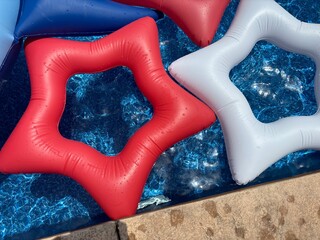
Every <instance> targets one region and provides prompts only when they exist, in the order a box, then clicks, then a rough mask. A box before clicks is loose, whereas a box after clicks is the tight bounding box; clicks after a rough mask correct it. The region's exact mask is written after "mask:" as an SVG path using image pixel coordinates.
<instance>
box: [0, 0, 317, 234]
mask: <svg viewBox="0 0 320 240" xmlns="http://www.w3.org/2000/svg"><path fill="white" fill-rule="evenodd" d="M277 2H279V3H280V4H281V5H282V6H283V7H285V8H286V9H287V10H288V11H289V12H290V13H291V14H293V15H294V16H296V17H297V18H299V19H300V20H304V21H309V22H320V21H319V17H320V16H319V15H320V12H319V11H317V10H316V9H320V8H319V7H320V3H317V2H313V1H311V0H308V1H302V0H292V1H290V2H288V1H285V0H281V1H277ZM237 3H238V1H232V3H231V4H230V6H229V7H228V9H227V12H226V13H225V16H224V18H223V20H222V24H221V26H220V28H219V32H218V34H217V36H216V39H218V38H221V37H222V36H223V34H224V33H225V32H226V30H227V28H228V26H229V24H230V22H231V20H232V17H233V15H234V12H235V9H236V6H237ZM158 27H159V31H160V44H161V51H162V57H163V63H164V65H165V67H166V68H167V67H168V65H169V64H170V63H171V62H172V61H174V60H176V59H178V58H180V57H181V56H184V55H185V54H187V53H189V52H192V51H195V50H197V49H198V48H197V47H195V46H194V45H193V44H192V43H191V42H190V40H189V39H188V38H187V37H186V36H185V35H184V34H183V33H182V32H181V31H180V30H179V29H178V28H177V27H176V26H175V25H174V24H173V23H172V21H171V20H170V19H168V18H165V19H163V20H161V21H159V22H158ZM89 39H90V38H81V40H89ZM13 72H14V73H12V75H11V76H10V77H9V78H8V79H3V80H1V82H0V91H1V94H0V99H1V103H2V105H1V106H0V108H1V111H2V113H3V116H4V118H3V120H2V125H1V129H0V136H1V139H0V146H2V145H3V143H4V141H5V139H6V138H7V137H8V136H9V134H10V132H11V131H12V129H13V128H14V126H15V124H16V123H17V121H18V120H19V118H20V116H21V115H22V113H23V111H24V109H25V108H26V105H27V103H28V100H29V96H30V91H29V81H28V75H27V69H26V66H25V60H24V56H23V53H22V54H21V55H20V57H19V59H18V62H17V63H16V65H15V69H14V71H13ZM314 74H315V67H314V64H313V62H312V61H311V60H310V59H309V58H306V57H303V56H301V55H297V54H290V53H287V52H285V51H282V50H280V49H278V48H277V47H275V46H273V45H271V44H267V43H265V42H260V43H258V44H257V45H256V47H255V48H254V50H253V51H252V53H251V54H250V56H249V57H248V58H247V59H246V60H245V61H244V62H242V63H241V64H240V65H239V66H237V67H236V68H235V69H234V70H233V71H232V72H231V74H230V76H231V79H232V80H233V81H234V83H235V84H236V85H237V86H238V87H239V88H240V89H241V90H242V91H243V92H244V93H245V95H246V97H247V98H248V100H249V102H250V105H251V106H252V108H253V109H254V113H255V115H256V116H257V118H258V119H259V120H261V121H263V122H270V121H274V120H276V119H278V118H280V117H284V116H289V115H310V114H312V113H314V112H315V111H316V104H315V99H314V93H313V81H312V79H313V76H314ZM151 116H152V108H151V106H150V105H149V104H148V102H146V100H145V99H144V97H143V96H142V95H141V93H140V92H139V91H138V90H137V88H136V86H135V83H134V81H133V80H132V75H131V72H130V71H128V69H126V68H117V69H114V70H112V71H108V72H106V73H102V74H95V75H77V76H74V77H73V78H72V79H70V81H69V83H68V97H67V107H66V110H65V113H64V116H63V118H62V121H61V125H60V130H61V132H62V134H63V135H64V136H66V137H68V138H71V139H76V140H80V141H83V142H85V143H87V144H89V145H91V146H93V147H95V148H96V149H98V150H99V151H101V152H103V153H105V154H116V153H117V152H119V151H121V149H122V147H123V146H124V144H125V143H126V141H127V139H128V138H129V136H130V135H131V134H132V133H133V132H134V131H135V130H136V129H138V128H139V127H140V126H141V125H142V124H143V123H145V122H146V121H148V120H149V119H150V118H151ZM318 158H319V153H318V152H313V151H303V152H299V153H293V154H290V155H288V156H286V157H285V158H283V159H282V160H281V161H279V162H277V163H276V164H274V165H273V166H272V167H271V168H269V169H268V170H267V171H265V172H264V173H263V174H262V175H261V176H260V177H259V178H257V179H256V180H255V181H254V182H252V183H251V184H250V185H253V184H258V183H261V182H266V181H271V180H275V179H280V178H284V177H290V176H293V175H296V174H302V173H305V172H309V171H313V170H316V169H319V168H320V165H319V163H318V161H316V160H317V159H318ZM237 188H240V187H239V186H237V185H236V184H235V183H234V182H233V180H232V178H231V175H230V171H229V168H228V164H227V160H226V153H225V148H224V144H223V136H222V133H221V129H220V126H219V123H215V124H214V125H212V126H211V127H210V128H209V129H207V130H205V131H202V132H201V133H199V134H197V135H195V136H193V137H191V138H189V139H186V140H184V141H182V142H180V143H178V144H176V145H175V146H173V147H172V148H170V149H169V150H168V151H166V152H165V153H163V154H162V155H161V157H160V158H159V160H158V161H157V163H156V164H155V166H154V168H153V170H152V172H151V174H150V176H149V179H148V182H147V184H146V186H145V190H144V193H143V197H142V199H143V200H145V199H149V198H151V197H154V196H158V195H164V196H166V197H168V198H170V199H171V202H170V203H169V204H175V203H177V202H182V201H187V200H192V199H196V198H200V197H203V196H208V195H213V194H217V193H221V192H225V191H231V190H233V189H237ZM0 191H1V192H0V198H1V199H0V210H1V215H0V234H1V235H0V236H1V237H2V238H16V239H28V238H29V239H32V238H36V237H43V236H48V235H52V234H54V233H58V232H62V231H67V230H73V229H76V228H79V227H83V226H88V225H92V224H95V223H98V222H101V221H106V220H107V217H106V216H105V215H104V214H103V212H102V210H101V209H100V208H99V207H98V206H97V205H96V204H95V202H94V201H93V200H92V199H91V197H90V196H89V195H88V194H87V193H86V192H85V191H84V190H83V189H82V188H81V187H80V186H79V185H78V184H76V183H75V182H74V181H73V180H70V179H68V178H66V177H62V176H58V175H47V174H28V175H22V174H21V175H0ZM166 205H168V204H166ZM149 209H150V208H149ZM149 209H147V210H149Z"/></svg>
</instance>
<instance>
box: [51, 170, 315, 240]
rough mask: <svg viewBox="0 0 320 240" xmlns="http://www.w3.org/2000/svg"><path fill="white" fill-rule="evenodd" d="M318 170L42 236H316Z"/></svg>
mask: <svg viewBox="0 0 320 240" xmlns="http://www.w3.org/2000/svg"><path fill="white" fill-rule="evenodd" d="M319 189H320V172H319V171H318V172H315V173H311V174H307V175H303V176H298V177H294V178H290V179H285V180H280V181H276V182H271V183H266V184H261V185H257V186H253V187H249V188H245V189H242V190H237V191H234V192H230V193H226V194H221V195H218V196H213V197H210V198H205V199H201V200H197V201H193V202H189V203H185V204H181V205H177V206H172V207H168V208H164V209H161V210H157V211H153V212H148V213H143V214H138V215H136V216H133V217H130V218H126V219H121V220H120V221H114V222H107V223H103V224H99V225H96V226H93V227H90V228H85V229H80V230H77V231H74V232H70V233H64V234H59V235H56V236H52V237H50V238H46V239H55V240H58V239H91V240H93V239H111V240H113V239H130V240H136V239H166V240H167V239H168V240H169V239H286V240H294V239H317V237H318V236H319V235H320V201H319V199H320V190H319Z"/></svg>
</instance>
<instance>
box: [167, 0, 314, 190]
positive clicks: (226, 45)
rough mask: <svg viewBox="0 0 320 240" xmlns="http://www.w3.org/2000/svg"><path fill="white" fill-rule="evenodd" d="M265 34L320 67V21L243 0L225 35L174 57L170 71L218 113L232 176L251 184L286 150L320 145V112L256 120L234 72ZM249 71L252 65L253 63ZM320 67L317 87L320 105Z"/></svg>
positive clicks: (263, 1)
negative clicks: (211, 42) (305, 20)
mask: <svg viewBox="0 0 320 240" xmlns="http://www.w3.org/2000/svg"><path fill="white" fill-rule="evenodd" d="M260 40H266V41H268V42H271V43H273V44H275V45H277V46H278V47H280V48H282V49H285V50H287V51H291V52H296V53H299V54H303V55H307V56H309V57H311V58H312V59H313V60H314V61H315V64H316V66H317V68H319V64H320V25H319V24H311V23H305V22H301V21H299V20H298V19H296V18H295V17H293V16H292V15H291V14H289V13H288V12H287V11H286V10H285V9H283V8H282V7H281V6H280V5H279V4H277V3H276V2H275V1H273V0H242V1H241V2H240V4H239V6H238V9H237V13H236V16H235V18H234V20H233V22H232V24H231V27H230V29H229V30H228V32H227V33H226V35H225V36H224V37H223V38H222V39H221V40H219V41H218V42H216V43H214V44H212V45H210V46H208V47H206V48H203V49H201V50H199V51H197V52H194V53H192V54H189V55H187V56H184V57H182V58H180V59H178V60H177V61H175V62H173V63H172V64H171V65H170V67H169V71H170V73H171V75H172V76H173V77H174V78H175V79H176V80H177V81H178V82H180V83H181V84H182V85H183V86H185V87H186V88H187V89H189V90H190V91H191V92H192V93H194V94H195V95H196V96H198V97H199V98H200V99H202V100H203V101H204V102H205V103H207V104H208V105H209V106H210V107H211V108H212V109H213V110H214V111H215V113H216V114H217V116H218V118H219V120H220V122H221V125H222V131H223V135H224V139H225V144H226V149H227V155H228V162H229V166H230V169H231V173H232V176H233V179H234V180H235V181H236V182H237V183H238V184H246V183H248V182H250V181H252V180H253V179H255V178H256V177H257V176H259V175H260V174H261V173H262V172H263V171H264V170H265V169H267V168H268V167H269V166H270V165H272V164H273V163H275V162H276V161H278V160H279V159H280V158H282V157H283V156H285V155H287V154H289V153H291V152H294V151H298V150H302V149H314V150H319V149H320V116H319V107H318V111H317V112H316V113H315V114H314V115H312V116H293V117H286V118H282V119H280V120H277V121H275V122H272V123H262V122H260V121H259V120H257V119H256V118H255V116H254V114H253V112H252V110H251V108H250V105H249V103H248V101H247V100H246V98H245V96H244V95H243V94H242V92H241V91H240V90H239V89H238V88H237V87H236V86H235V85H234V84H233V83H232V82H231V80H230V78H229V73H230V71H231V69H232V68H233V67H235V66H236V65H238V64H239V63H240V62H241V61H242V60H244V59H245V58H246V57H247V56H248V55H249V53H250V51H251V50H252V49H253V47H254V45H255V44H256V43H257V42H258V41H260ZM248 71H249V69H248ZM319 77H320V76H319V69H317V71H316V75H315V80H314V89H315V95H316V101H317V104H318V105H319V101H320V93H319V91H320V89H319Z"/></svg>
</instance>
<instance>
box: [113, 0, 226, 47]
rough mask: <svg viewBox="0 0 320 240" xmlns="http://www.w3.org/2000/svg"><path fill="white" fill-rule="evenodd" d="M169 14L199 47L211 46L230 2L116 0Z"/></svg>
mask: <svg viewBox="0 0 320 240" xmlns="http://www.w3.org/2000/svg"><path fill="white" fill-rule="evenodd" d="M115 1H116V2H120V3H126V4H130V5H137V6H143V7H148V8H154V9H157V10H159V11H162V12H163V13H165V14H167V15H168V17H170V18H171V19H172V20H173V21H174V22H175V23H176V24H177V25H178V26H179V27H180V28H181V29H182V30H183V31H184V32H185V33H186V34H187V35H188V37H189V38H190V39H191V40H192V41H193V42H194V43H195V44H197V45H198V46H201V47H205V46H207V45H209V44H210V43H211V42H212V40H213V37H214V35H215V34H216V32H217V29H218V27H219V24H220V21H221V18H222V16H223V13H224V11H225V9H226V8H227V6H228V4H229V3H230V0H202V1H199V0H167V1H165V0H115Z"/></svg>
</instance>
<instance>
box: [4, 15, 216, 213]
mask: <svg viewBox="0 0 320 240" xmlns="http://www.w3.org/2000/svg"><path fill="white" fill-rule="evenodd" d="M25 53H26V58H27V63H28V68H29V73H30V78H31V100H30V103H29V105H28V107H27V109H26V111H25V113H24V115H23V116H22V118H21V120H20V121H19V123H18V125H17V126H16V128H15V129H14V131H13V132H12V134H11V136H10V137H9V139H8V140H7V142H6V143H5V145H4V146H3V148H2V150H1V152H0V159H1V161H0V171H1V172H4V173H56V174H63V175H66V176H69V177H71V178H73V179H74V180H76V181H77V182H79V183H80V184H81V185H82V186H83V187H84V188H85V189H86V190H87V191H88V192H89V193H90V194H91V196H92V197H93V198H94V199H95V200H96V201H97V203H98V204H99V205H100V206H101V207H102V208H103V210H104V211H105V213H106V214H107V215H108V216H110V217H111V218H113V219H117V218H121V217H125V216H130V215H132V214H134V213H135V211H136V209H137V205H138V202H139V200H140V197H141V194H142V191H143V187H144V184H145V182H146V180H147V177H148V175H149V172H150V170H151V168H152V166H153V165H154V163H155V161H156V160H157V158H158V156H159V155H160V154H161V153H162V152H163V151H165V150H166V149H167V148H169V147H170V146H172V145H173V144H174V143H176V142H177V141H179V140H182V139H183V138H186V137H188V136H190V135H192V134H195V133H197V132H198V131H200V130H202V129H204V128H206V127H208V126H209V125H211V124H212V123H213V122H214V120H215V116H214V114H213V112H212V111H211V110H210V109H209V108H208V107H207V106H206V105H205V104H203V103H202V102H200V101H199V100H198V99H196V98H195V97H193V96H192V95H190V94H189V93H187V92H186V91H185V90H183V89H182V88H181V87H180V86H178V85H177V84H176V83H175V82H174V81H173V80H172V79H171V78H170V77H169V76H168V75H167V73H166V71H165V69H164V67H163V65H162V61H161V56H160V50H159V41H158V34H157V27H156V24H155V22H154V20H153V19H152V18H149V17H147V18H143V19H140V20H137V21H136V22H133V23H131V24H129V25H127V26H126V27H124V28H122V29H120V30H118V31H116V32H115V33H113V34H110V35H109V36H107V37H104V38H102V39H100V40H98V41H95V42H92V43H88V42H77V41H71V40H63V39H53V38H46V39H36V40H28V41H27V42H26V46H25ZM120 65H124V66H127V67H129V68H130V69H131V70H132V72H133V74H134V77H135V79H136V83H137V85H138V87H139V89H140V90H141V92H142V93H143V94H144V95H145V96H146V97H147V99H148V100H149V101H150V103H151V104H152V105H153V110H154V115H153V117H152V119H151V120H150V121H149V122H147V123H146V124H145V125H144V126H143V127H141V128H140V129H139V130H138V131H137V132H136V133H135V134H134V135H133V136H132V137H131V139H130V140H129V141H128V143H127V144H126V146H125V147H124V149H123V150H122V152H121V153H119V154H118V155H116V156H105V155H103V154H101V153H100V152H98V151H97V150H95V149H93V148H91V147H89V146H87V145H85V144H84V143H81V142H77V141H73V140H69V139H66V138H64V137H62V136H61V134H60V133H59V130H58V125H59V121H60V118H61V115H62V112H63V110H64V107H65V101H66V83H67V81H68V79H69V78H70V76H72V75H74V74H76V73H93V72H100V71H105V70H108V69H110V68H113V67H116V66H120Z"/></svg>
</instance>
